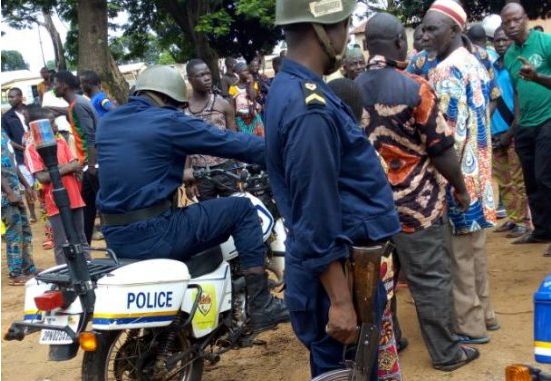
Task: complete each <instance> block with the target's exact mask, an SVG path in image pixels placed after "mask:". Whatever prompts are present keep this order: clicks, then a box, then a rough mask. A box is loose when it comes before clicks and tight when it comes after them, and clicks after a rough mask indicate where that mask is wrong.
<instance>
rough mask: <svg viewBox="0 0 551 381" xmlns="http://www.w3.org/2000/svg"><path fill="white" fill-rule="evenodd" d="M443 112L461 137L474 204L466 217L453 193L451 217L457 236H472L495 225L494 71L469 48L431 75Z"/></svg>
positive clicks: (464, 167) (462, 159)
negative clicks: (491, 74)
mask: <svg viewBox="0 0 551 381" xmlns="http://www.w3.org/2000/svg"><path fill="white" fill-rule="evenodd" d="M429 80H430V82H431V84H432V86H433V87H434V89H435V91H436V94H437V96H438V99H439V102H440V103H439V106H440V110H441V111H442V112H443V113H444V115H445V116H446V119H447V121H448V124H449V125H450V127H452V129H453V130H454V133H455V149H456V151H457V153H458V155H459V157H460V162H461V170H462V172H463V176H464V178H465V183H466V185H467V190H468V192H469V195H470V197H471V205H470V207H469V209H468V210H467V211H466V212H461V210H460V209H459V208H458V205H457V204H456V202H455V199H454V197H453V196H452V194H451V190H450V189H449V190H448V194H447V199H448V207H449V208H448V217H449V220H450V223H451V225H452V230H453V233H454V234H456V235H458V234H467V233H471V232H475V231H479V230H481V229H484V228H489V227H492V226H494V224H495V221H496V214H495V205H494V196H493V191H492V146H491V134H490V118H489V115H488V114H489V113H488V99H489V95H488V92H489V91H490V86H489V80H490V79H489V77H488V72H487V71H486V70H485V68H484V67H483V66H482V65H481V64H480V62H479V61H478V60H477V59H476V58H475V57H474V56H473V55H472V54H470V53H469V52H468V51H467V49H465V48H459V49H457V50H455V51H454V52H453V53H451V54H450V55H449V56H448V57H447V58H446V59H444V60H443V61H442V62H441V63H439V64H438V66H437V67H436V68H435V69H434V70H432V71H431V73H430V74H429Z"/></svg>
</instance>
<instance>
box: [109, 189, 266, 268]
mask: <svg viewBox="0 0 551 381" xmlns="http://www.w3.org/2000/svg"><path fill="white" fill-rule="evenodd" d="M103 234H104V236H105V239H106V241H107V245H108V247H109V248H111V249H113V250H114V251H115V253H116V254H117V255H118V256H119V257H121V258H132V259H152V258H170V259H176V260H180V261H183V260H186V259H188V258H190V257H191V256H193V255H194V254H197V253H199V252H201V251H203V250H206V249H208V248H211V247H213V246H216V245H220V244H221V243H224V242H225V241H226V240H227V239H228V238H229V237H230V235H231V236H233V239H234V242H235V247H236V249H237V251H238V253H239V259H240V262H241V266H242V268H243V269H248V268H251V267H257V266H264V261H265V250H264V243H263V239H262V228H261V226H260V222H259V219H258V214H257V213H256V209H255V208H254V206H253V204H252V203H251V201H250V200H249V199H248V198H245V197H227V198H218V199H214V200H208V201H205V202H200V203H198V204H194V205H190V206H188V207H186V208H183V209H173V210H170V211H167V212H165V213H163V214H162V215H160V216H158V217H155V218H151V219H148V220H145V221H140V222H136V223H133V224H130V225H124V226H106V227H104V228H103Z"/></svg>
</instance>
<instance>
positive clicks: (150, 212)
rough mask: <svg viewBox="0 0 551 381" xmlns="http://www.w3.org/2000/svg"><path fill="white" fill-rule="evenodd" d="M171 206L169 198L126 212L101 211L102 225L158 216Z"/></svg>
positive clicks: (125, 222) (112, 224) (125, 223)
mask: <svg viewBox="0 0 551 381" xmlns="http://www.w3.org/2000/svg"><path fill="white" fill-rule="evenodd" d="M170 208H172V202H171V201H169V200H165V201H162V202H160V203H158V204H155V205H153V206H150V207H148V208H143V209H137V210H133V211H131V212H127V213H121V214H108V213H101V217H102V218H103V221H102V225H103V226H116V225H130V224H133V223H134V222H139V221H144V220H148V219H150V218H154V217H158V216H160V215H161V214H163V213H164V212H166V211H167V210H169V209H170Z"/></svg>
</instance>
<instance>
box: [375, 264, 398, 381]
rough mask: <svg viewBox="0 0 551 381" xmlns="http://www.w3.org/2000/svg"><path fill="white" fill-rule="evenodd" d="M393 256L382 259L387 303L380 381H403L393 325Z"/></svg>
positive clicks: (378, 358)
mask: <svg viewBox="0 0 551 381" xmlns="http://www.w3.org/2000/svg"><path fill="white" fill-rule="evenodd" d="M392 257H393V256H392V255H389V256H388V257H385V256H383V257H381V268H380V276H381V281H382V282H383V285H384V287H385V290H386V297H387V303H386V306H385V309H384V311H383V316H382V319H381V327H380V329H381V334H380V339H379V349H378V357H377V362H378V366H379V368H378V371H377V376H378V379H379V381H402V379H403V378H402V373H401V369H400V362H399V359H398V345H397V344H396V336H395V335H394V326H393V324H392V308H391V301H392V298H393V297H394V261H393V259H392Z"/></svg>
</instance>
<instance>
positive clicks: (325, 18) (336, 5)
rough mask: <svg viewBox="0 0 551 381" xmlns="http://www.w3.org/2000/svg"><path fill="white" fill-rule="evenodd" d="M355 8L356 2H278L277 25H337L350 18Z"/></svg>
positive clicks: (279, 0)
mask: <svg viewBox="0 0 551 381" xmlns="http://www.w3.org/2000/svg"><path fill="white" fill-rule="evenodd" d="M355 7H356V0H277V1H276V17H275V24H276V25H289V24H298V23H316V24H336V23H338V22H341V21H344V20H346V19H347V18H348V17H350V15H351V14H352V12H354V8H355Z"/></svg>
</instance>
